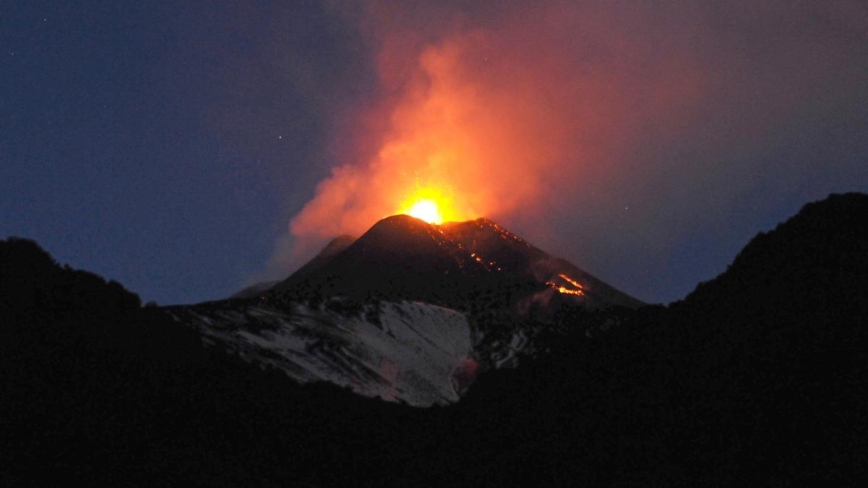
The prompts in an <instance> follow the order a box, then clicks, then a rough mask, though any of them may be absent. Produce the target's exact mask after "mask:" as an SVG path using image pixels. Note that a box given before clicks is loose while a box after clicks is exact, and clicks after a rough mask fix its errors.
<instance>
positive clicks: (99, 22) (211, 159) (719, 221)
mask: <svg viewBox="0 0 868 488" xmlns="http://www.w3.org/2000/svg"><path fill="white" fill-rule="evenodd" d="M154 3H156V2H116V1H75V2H72V1H70V2H63V1H51V2H39V1H27V2H8V1H5V2H0V238H2V237H6V236H19V237H26V238H31V239H34V240H36V241H37V242H38V243H39V244H41V245H42V246H43V247H44V248H46V249H47V250H48V251H49V252H50V253H51V254H52V255H53V256H54V257H55V258H56V259H57V260H58V261H60V262H61V263H68V264H70V265H71V266H73V267H76V268H81V269H87V270H90V271H93V272H96V273H98V274H101V275H103V276H105V277H106V278H111V279H115V280H118V281H120V282H121V283H123V284H124V285H125V286H126V287H128V288H129V289H131V290H132V291H134V292H136V293H139V294H140V295H141V297H142V299H143V300H155V301H157V302H159V303H160V304H171V303H188V302H196V301H202V300H208V299H215V298H220V297H224V296H227V295H229V294H231V293H232V292H234V291H236V290H237V289H238V288H240V287H241V286H243V285H244V284H246V282H247V281H248V280H250V279H251V278H253V277H254V276H257V275H258V274H259V273H261V272H262V271H263V270H264V269H266V267H267V266H268V263H269V262H270V261H273V256H274V254H275V252H276V251H275V249H276V246H277V243H278V242H280V241H281V240H283V241H285V240H286V239H287V228H288V224H289V222H290V220H291V219H292V217H293V216H294V215H296V214H297V213H298V212H299V211H300V210H301V209H302V207H304V205H305V203H306V202H308V201H309V200H310V199H311V198H313V196H314V194H315V189H316V185H317V183H318V182H320V181H321V180H322V179H323V178H326V177H327V176H328V175H329V174H330V168H332V167H333V166H335V165H337V164H339V163H340V164H342V162H341V161H336V160H335V158H336V157H337V156H336V155H337V154H340V155H342V156H345V154H346V145H345V140H347V139H356V138H358V137H359V132H358V130H357V129H356V126H355V124H354V122H353V120H355V119H354V116H353V115H354V114H357V113H362V112H364V111H365V110H366V109H367V108H368V107H371V106H378V105H382V103H383V102H382V100H383V99H384V97H387V95H388V94H387V93H386V92H387V91H388V90H386V89H385V88H383V87H382V86H380V85H379V84H378V79H377V71H376V69H377V68H376V59H377V58H376V56H377V53H378V52H380V49H381V48H382V46H381V45H380V43H381V42H382V40H383V39H384V38H385V37H383V36H377V35H372V34H371V30H374V31H376V30H377V29H378V24H377V22H376V19H378V18H379V17H377V16H376V15H373V16H372V17H370V18H374V19H375V21H367V22H364V21H360V20H359V19H360V18H362V19H367V18H369V17H365V15H367V14H364V15H363V14H361V13H359V12H358V11H359V10H364V8H363V7H365V4H366V3H368V2H353V7H352V9H348V7H341V8H336V7H335V6H334V5H335V4H332V3H329V2H316V1H299V2H270V1H259V2H231V1H209V2H196V1H189V2H159V5H153V4H154ZM379 3H381V4H382V3H383V2H379ZM448 3H449V5H446V6H444V7H442V8H439V9H438V10H437V11H436V14H437V15H439V16H440V17H442V18H452V16H453V13H455V14H459V15H458V16H459V17H460V18H461V19H462V22H463V24H462V25H469V26H471V27H473V26H474V25H475V24H476V23H478V24H479V25H480V26H481V28H485V29H490V30H496V29H498V22H500V21H501V20H498V19H499V17H497V16H494V15H490V14H491V13H492V12H488V11H487V10H486V9H487V8H488V7H486V8H482V7H480V5H484V4H480V3H479V2H470V1H455V2H448ZM549 3H551V2H549ZM664 3H665V2H664ZM675 3H676V4H677V6H679V9H678V11H679V12H681V11H682V10H684V8H683V7H684V6H685V5H687V6H690V5H697V7H696V9H700V7H699V5H703V2H696V3H695V4H693V3H691V2H683V1H679V2H675ZM735 3H736V4H738V5H742V6H744V9H742V10H737V11H733V10H727V8H721V10H720V11H716V10H715V9H716V8H717V7H701V10H702V11H701V12H698V13H696V17H697V18H699V19H701V20H702V21H701V22H698V23H697V25H699V26H700V27H701V29H699V30H697V32H696V33H694V34H691V35H692V36H695V38H693V37H691V39H692V40H691V41H690V43H695V46H698V47H695V50H693V51H690V52H691V53H693V54H695V55H696V56H697V57H698V59H701V60H708V62H707V64H705V65H703V66H714V67H715V69H709V70H706V71H705V72H704V73H705V75H706V76H705V77H704V79H706V80H708V79H713V80H715V82H716V83H719V85H720V86H724V87H725V89H716V90H713V91H711V92H709V93H706V94H704V95H703V97H702V98H700V100H699V102H698V103H697V104H696V107H698V108H697V109H695V110H694V111H693V112H691V113H692V115H691V117H694V119H692V120H696V121H698V122H696V123H694V124H691V125H690V127H689V129H684V132H683V137H675V136H671V134H670V136H671V137H668V138H666V139H665V140H659V139H655V138H654V137H653V136H654V135H655V132H654V131H653V130H650V131H647V133H643V132H638V134H640V135H641V134H647V135H648V140H641V141H639V142H636V143H631V145H630V148H631V150H633V151H635V158H633V159H631V160H630V161H632V162H631V163H630V164H624V165H622V166H620V167H619V172H617V173H612V172H609V173H605V174H603V175H602V176H601V180H600V181H601V185H608V186H603V187H600V188H597V189H596V191H598V192H600V193H601V195H602V194H604V193H605V194H608V193H618V194H619V195H621V197H619V198H618V199H613V198H609V197H604V196H601V197H600V198H599V199H597V200H593V203H588V202H590V200H589V201H587V202H584V203H585V204H586V205H585V206H584V207H582V208H583V209H585V210H586V211H587V212H592V213H593V215H592V216H584V217H582V216H579V217H576V212H573V213H572V214H571V213H553V214H551V215H541V216H539V219H542V220H550V221H551V222H552V225H551V226H550V227H549V228H548V231H547V232H546V233H544V234H545V235H542V234H540V235H534V234H533V232H534V231H535V229H536V227H535V226H534V225H530V224H528V223H527V222H528V219H527V218H526V216H525V217H524V218H516V219H514V220H510V218H508V217H507V218H506V221H505V222H504V223H505V224H506V225H507V227H508V228H511V229H512V230H514V231H515V232H516V233H518V234H519V235H522V236H523V237H525V238H526V239H527V240H529V241H531V242H533V243H536V244H538V245H539V246H540V247H542V248H544V249H548V250H550V251H552V252H553V253H554V254H558V255H561V256H563V257H565V258H567V259H570V260H571V261H573V262H575V264H577V265H578V266H579V267H582V268H585V269H587V270H588V271H590V272H591V273H593V274H596V275H598V276H599V277H600V278H602V279H604V280H605V281H608V282H609V283H611V284H612V285H613V286H615V287H617V288H620V289H623V290H624V291H627V292H628V293H631V294H634V295H635V296H637V297H638V298H640V299H643V300H646V301H664V302H668V301H671V300H675V299H678V298H681V297H683V296H684V295H685V294H686V293H687V292H689V291H690V290H692V288H693V287H694V286H695V285H696V283H697V282H699V281H701V280H707V279H710V278H712V277H714V276H715V275H716V274H717V273H719V272H721V271H723V270H724V269H725V267H726V265H727V264H728V263H729V262H730V261H731V260H732V259H733V257H734V256H735V253H736V252H737V251H738V250H739V249H740V248H741V247H742V246H743V245H744V244H746V242H747V240H748V239H749V238H750V237H751V236H753V235H754V234H755V233H757V232H759V231H763V230H769V229H770V228H772V227H773V226H774V225H775V224H776V223H778V222H780V221H781V220H783V219H785V218H787V217H789V216H790V215H792V214H794V213H795V212H796V211H797V210H798V209H799V208H800V207H801V206H802V205H803V204H804V203H807V202H808V201H811V200H815V199H819V198H822V197H824V196H825V195H826V194H828V193H829V192H833V191H834V192H841V191H868V81H866V79H868V13H866V7H865V6H864V4H862V3H860V2H840V8H837V7H836V8H834V9H832V10H827V9H825V8H823V7H821V5H822V4H823V2H816V3H815V2H806V3H805V5H803V6H801V7H798V8H796V7H793V8H792V9H789V7H787V5H789V2H770V4H773V5H774V7H775V8H777V9H779V10H775V9H771V10H769V11H759V12H758V11H753V10H751V9H750V8H748V4H749V2H746V3H744V4H742V3H741V2H735ZM239 4H245V5H239ZM385 4H386V7H382V8H380V9H379V13H378V14H377V15H382V11H384V10H385V11H391V10H390V9H393V10H395V12H400V13H402V14H406V12H404V11H403V10H402V8H401V7H400V6H401V5H402V3H400V2H395V3H394V4H392V5H391V6H389V5H388V4H389V2H385ZM507 4H508V5H509V7H508V8H518V7H516V6H517V5H520V4H521V2H507V3H505V4H504V5H507ZM414 8H417V10H418V7H414ZM504 8H507V7H504ZM733 8H740V7H733ZM688 10H689V9H688ZM759 10H762V9H759ZM615 12H617V11H616V10H615ZM395 15H397V13H396V14H395ZM406 15H410V18H411V21H410V25H409V27H410V28H412V27H413V23H417V24H418V25H419V26H423V27H424V26H426V25H428V24H429V23H431V22H434V20H431V18H430V15H432V13H431V12H427V11H424V10H423V11H417V12H415V13H414V12H413V11H412V9H410V14H406ZM643 15H645V14H643ZM661 15H662V14H661ZM678 15H682V14H680V13H679V14H678ZM691 15H692V14H691ZM691 18H692V17H691ZM504 22H507V21H504ZM649 22H650V23H649V24H648V25H651V26H653V25H654V19H653V18H652V19H651V20H650V21H649ZM661 22H662V21H661ZM643 25H645V24H643ZM664 25H667V24H666V23H665V22H662V23H661V29H662V26H664ZM422 30H424V29H422ZM429 35H430V36H432V37H436V35H437V33H436V32H434V33H433V34H431V33H429ZM602 35H605V34H602ZM652 37H653V36H652ZM385 39H388V38H385ZM576 42H578V41H576ZM649 42H652V41H649ZM693 45H694V44H691V46H693ZM574 47H575V46H570V45H560V46H551V49H552V50H559V49H563V50H569V49H574ZM690 49H694V48H693V47H691V48H690ZM718 56H719V57H720V58H719V59H720V61H719V62H718V58H717V57H718ZM818 59H820V60H828V63H827V64H826V63H819V64H818V63H817V62H815V61H816V60H818ZM734 60H735V61H734ZM718 68H720V69H718ZM733 73H735V74H733ZM721 80H723V81H721ZM384 93H386V94H384ZM661 103H662V102H661ZM564 130H565V131H568V130H569V127H565V128H564ZM629 134H630V137H632V138H633V139H637V136H636V134H637V132H636V131H635V130H631V131H630V132H629ZM712 135H714V137H712ZM356 142H357V141H356ZM354 144H355V143H354ZM371 144H374V142H371ZM362 146H364V144H362ZM336 147H338V148H339V149H340V150H336V149H335V148H336ZM354 147H355V146H354ZM700 162H701V163H700ZM651 168H653V170H652V169H651ZM618 175H621V176H618ZM623 175H633V176H623ZM746 180H750V184H746V183H745V181H746ZM637 182H639V183H637ZM563 185H566V186H561V187H559V189H560V190H561V191H566V190H568V189H569V188H570V187H569V183H568V182H567V183H564V184H563ZM579 187H580V184H579V183H576V191H581V192H584V193H587V194H592V193H593V191H588V190H587V189H584V188H579ZM588 198H591V197H588ZM613 202H617V205H615V203H613ZM621 204H623V211H621V210H620V209H621V206H622V205H621ZM616 207H617V208H616ZM630 208H633V209H635V210H637V211H638V212H639V213H638V216H635V217H633V216H630V217H628V216H626V215H627V214H626V213H625V212H631V210H630ZM685 209H686V210H685ZM631 215H635V214H631ZM371 224H373V222H371ZM289 239H290V240H291V237H290V238H289Z"/></svg>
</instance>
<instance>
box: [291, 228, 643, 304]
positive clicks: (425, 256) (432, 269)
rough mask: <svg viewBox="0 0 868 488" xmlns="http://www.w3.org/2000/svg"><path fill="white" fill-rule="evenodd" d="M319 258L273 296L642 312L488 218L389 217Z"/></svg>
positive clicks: (628, 299)
mask: <svg viewBox="0 0 868 488" xmlns="http://www.w3.org/2000/svg"><path fill="white" fill-rule="evenodd" d="M333 242H334V241H333ZM328 247H329V246H327V249H328ZM324 253H325V250H324V251H323V253H320V255H318V256H317V257H316V258H314V260H312V261H311V263H308V264H306V265H305V266H303V267H302V268H301V269H300V270H299V271H298V272H296V273H294V274H293V275H292V276H290V277H289V278H288V279H287V280H286V281H284V282H283V283H281V284H280V285H278V286H277V287H275V289H277V290H280V291H281V292H283V293H290V294H293V295H297V296H309V295H310V294H314V295H322V296H334V295H345V296H359V295H364V296H384V297H390V298H396V299H397V298H400V299H411V300H420V301H424V302H428V303H433V304H436V305H442V306H447V307H455V308H463V307H465V306H467V303H468V300H471V297H474V296H479V295H480V294H483V295H486V296H495V295H498V294H499V295H501V299H502V300H501V301H502V302H503V303H504V304H507V305H509V306H512V307H515V306H516V304H517V303H518V302H521V301H523V300H528V299H531V297H534V296H536V297H537V298H534V299H541V300H542V301H544V302H546V303H548V302H549V301H550V300H551V298H552V294H555V295H558V294H559V295H563V297H561V298H560V299H561V300H568V301H572V302H576V303H577V304H580V305H582V306H585V307H588V308H605V307H608V306H612V305H619V306H627V307H631V308H635V307H638V306H640V305H642V302H640V301H638V300H636V299H634V298H632V297H629V296H627V295H626V294H624V293H621V292H619V291H618V290H615V289H614V288H612V287H611V286H609V285H607V284H605V283H603V282H602V281H600V280H599V279H597V278H595V277H593V276H591V275H590V274H588V273H586V272H585V271H582V270H581V269H579V268H578V267H576V266H575V265H573V264H571V263H569V262H567V261H565V260H562V259H557V258H554V257H552V256H550V255H549V254H547V253H545V252H544V251H542V250H540V249H538V248H536V247H534V246H533V245H531V244H530V243H529V242H527V241H525V240H524V239H522V238H521V237H519V236H517V235H515V234H513V233H512V232H510V231H508V230H507V229H505V228H504V227H503V226H501V225H499V224H497V223H496V222H494V221H492V220H490V219H487V218H479V219H475V220H470V221H465V222H449V223H444V224H442V225H432V224H428V223H426V222H424V221H422V220H420V219H417V218H415V217H411V216H409V215H393V216H390V217H386V218H384V219H382V220H380V221H379V222H377V223H376V224H374V226H373V227H371V228H370V229H369V230H368V231H367V232H365V233H364V234H363V235H362V236H361V237H359V238H358V239H356V240H355V241H354V242H352V243H351V244H349V245H347V246H346V247H345V248H343V249H341V250H340V251H339V252H335V253H329V255H328V256H326V257H325V258H324V257H323V254H324ZM314 264H315V266H314ZM540 294H543V295H546V296H543V295H540ZM537 295H539V296H537Z"/></svg>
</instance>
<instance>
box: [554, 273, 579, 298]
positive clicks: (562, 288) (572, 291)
mask: <svg viewBox="0 0 868 488" xmlns="http://www.w3.org/2000/svg"><path fill="white" fill-rule="evenodd" d="M558 276H559V277H560V278H561V279H562V280H564V281H566V282H567V283H569V284H570V285H573V286H574V287H575V289H571V288H567V287H566V286H563V285H558V284H557V283H555V282H553V281H548V282H546V284H547V285H549V286H550V287H552V288H554V289H555V290H557V291H558V293H563V294H564V295H578V296H582V295H584V294H585V292H584V290H583V288H584V287H583V286H582V285H581V284H579V282H577V281H576V280H574V279H572V278H570V277H569V276H567V275H565V274H563V273H561V274H560V275H558Z"/></svg>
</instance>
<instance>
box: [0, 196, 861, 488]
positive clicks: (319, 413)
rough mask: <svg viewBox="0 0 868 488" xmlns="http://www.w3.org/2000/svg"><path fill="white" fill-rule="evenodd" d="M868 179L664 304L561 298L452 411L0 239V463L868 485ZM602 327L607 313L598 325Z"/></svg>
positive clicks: (68, 475)
mask: <svg viewBox="0 0 868 488" xmlns="http://www.w3.org/2000/svg"><path fill="white" fill-rule="evenodd" d="M866 256H868V195H864V194H847V195H832V196H830V197H829V198H827V199H825V200H823V201H821V202H816V203H812V204H809V205H806V206H805V208H804V209H802V211H801V212H799V214H798V215H796V216H795V217H793V218H791V219H789V220H788V221H787V222H785V223H783V224H781V225H779V226H778V227H777V228H776V229H775V230H773V231H771V232H769V233H767V234H761V235H759V236H757V237H756V238H754V239H753V240H752V241H751V242H750V243H749V244H748V245H747V246H746V247H745V248H744V250H743V251H742V252H741V253H739V255H738V256H737V257H736V259H735V260H734V262H733V264H732V265H731V266H730V267H729V269H728V270H727V271H726V272H725V273H723V274H722V275H720V276H719V277H717V278H715V279H713V280H710V281H708V282H706V283H703V284H701V285H699V286H698V287H697V289H696V290H695V291H694V292H693V293H691V294H690V295H689V296H688V297H686V298H685V299H684V300H683V301H681V302H677V303H675V304H673V305H672V306H670V307H661V306H650V307H644V308H640V309H638V310H636V311H632V312H624V311H623V310H622V312H621V316H620V318H621V319H623V320H621V321H620V322H619V323H617V324H616V325H613V326H612V327H610V328H608V330H607V331H606V332H605V333H600V334H596V335H594V336H593V338H588V336H587V335H586V334H585V332H586V330H587V329H586V327H587V326H588V325H589V324H590V325H592V324H594V323H595V321H596V320H597V319H606V318H607V317H606V315H605V313H606V312H605V311H590V312H581V311H579V312H577V313H576V314H574V315H571V320H573V321H574V325H575V326H574V327H572V328H569V327H567V328H565V329H563V330H560V331H558V332H557V333H555V334H553V335H552V336H551V337H550V338H549V339H548V340H549V341H550V344H549V345H550V351H551V353H550V354H546V355H539V356H537V357H536V358H534V359H529V360H527V361H525V362H523V363H521V366H520V367H518V368H516V369H513V370H498V371H493V372H489V373H486V374H483V375H482V376H481V377H480V378H479V379H478V380H477V381H476V383H475V384H474V386H473V388H471V389H470V391H469V392H468V394H467V395H466V396H465V397H464V398H463V399H462V401H461V402H459V403H458V404H456V405H453V406H450V407H446V408H432V409H415V408H408V407H405V406H402V405H397V404H390V403H386V402H381V401H377V400H370V399H364V398H361V397H358V396H356V395H353V394H351V393H350V392H348V391H344V390H340V389H338V388H336V387H333V386H330V385H327V384H316V385H307V386H299V385H297V384H295V383H293V382H292V381H290V380H289V379H288V378H287V377H286V376H285V375H284V374H283V373H282V372H277V371H273V370H266V371H261V370H260V368H259V367H256V366H253V365H249V364H246V363H245V362H244V361H242V360H239V359H238V358H236V357H234V356H233V355H229V354H225V353H223V351H222V350H220V349H217V348H203V347H202V346H201V338H200V337H198V335H197V333H196V331H195V330H193V329H190V328H187V327H184V326H183V325H181V324H178V323H177V322H175V321H174V320H172V319H171V317H170V316H169V315H168V314H167V313H166V312H165V310H164V309H160V308H149V307H145V308H141V307H140V306H139V301H138V298H137V297H135V295H133V294H131V293H129V292H127V291H126V290H123V288H122V287H120V285H117V284H112V283H107V282H106V281H104V280H102V279H101V278H99V277H96V276H95V275H92V274H90V273H85V272H80V271H74V270H71V269H69V268H61V267H59V266H58V265H57V264H56V263H54V262H53V261H52V260H51V259H50V257H49V256H48V255H47V254H46V253H45V252H44V251H42V250H41V249H39V248H38V247H37V246H36V245H35V244H33V243H32V242H27V241H21V240H9V241H0V334H2V336H0V382H2V384H0V387H2V391H3V392H4V394H3V401H2V402H0V431H2V433H3V435H2V436H0V481H2V483H3V485H4V486H33V485H39V484H53V485H57V484H61V485H63V484H68V485H73V484H81V483H85V484H91V485H118V484H124V485H142V486H153V485H155V484H173V485H209V486H237V485H250V484H258V485H262V486H272V485H273V486H286V485H288V484H292V485H293V486H334V485H341V484H347V483H350V484H355V485H372V486H373V485H376V486H407V485H410V484H413V485H418V484H424V485H427V486H528V485H536V486H539V485H547V486H575V484H576V483H581V484H585V485H588V486H626V485H631V486H635V485H643V486H804V485H817V484H823V485H824V486H829V485H834V486H862V485H864V483H865V481H866V480H868V461H866V460H868V436H866V435H865V433H866V432H868V416H866V412H868V384H866V373H868V347H866V346H868V341H866V332H865V326H866V321H868V303H866V296H865V295H866V294H865V290H868V262H866ZM595 330H599V329H595Z"/></svg>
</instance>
